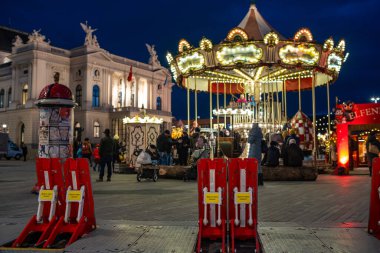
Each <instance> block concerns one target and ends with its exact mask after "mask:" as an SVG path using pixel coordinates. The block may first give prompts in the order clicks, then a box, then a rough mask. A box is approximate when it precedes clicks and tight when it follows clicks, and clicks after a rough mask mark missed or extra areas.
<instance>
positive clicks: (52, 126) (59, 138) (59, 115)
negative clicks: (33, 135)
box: [38, 107, 72, 158]
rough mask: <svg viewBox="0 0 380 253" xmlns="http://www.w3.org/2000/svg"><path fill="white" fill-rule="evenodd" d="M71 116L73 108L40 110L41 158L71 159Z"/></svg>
mask: <svg viewBox="0 0 380 253" xmlns="http://www.w3.org/2000/svg"><path fill="white" fill-rule="evenodd" d="M71 114H72V109H71V108H60V107H49V108H40V128H39V147H38V156H39V157H41V158H68V157H71V150H72V149H71V140H72V129H71V120H72V115H71Z"/></svg>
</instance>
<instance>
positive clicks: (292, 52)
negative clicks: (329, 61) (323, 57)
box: [279, 45, 319, 65]
mask: <svg viewBox="0 0 380 253" xmlns="http://www.w3.org/2000/svg"><path fill="white" fill-rule="evenodd" d="M279 55H280V58H281V60H282V61H283V62H284V63H287V64H297V63H303V64H307V65H313V64H315V63H316V62H317V61H318V59H319V52H318V50H317V49H316V48H315V47H306V46H304V45H298V46H293V45H286V46H284V47H282V48H281V49H280V52H279Z"/></svg>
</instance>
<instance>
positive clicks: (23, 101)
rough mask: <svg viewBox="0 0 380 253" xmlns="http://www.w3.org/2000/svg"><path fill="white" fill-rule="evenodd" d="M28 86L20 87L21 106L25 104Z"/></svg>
mask: <svg viewBox="0 0 380 253" xmlns="http://www.w3.org/2000/svg"><path fill="white" fill-rule="evenodd" d="M28 88H29V87H28V84H24V86H23V87H22V98H21V103H22V104H23V105H25V104H26V101H28Z"/></svg>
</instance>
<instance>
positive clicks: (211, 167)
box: [197, 159, 227, 252]
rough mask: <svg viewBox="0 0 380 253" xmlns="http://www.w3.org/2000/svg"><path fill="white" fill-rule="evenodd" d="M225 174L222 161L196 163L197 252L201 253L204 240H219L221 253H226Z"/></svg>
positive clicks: (208, 160) (224, 166) (206, 160)
mask: <svg viewBox="0 0 380 253" xmlns="http://www.w3.org/2000/svg"><path fill="white" fill-rule="evenodd" d="M226 174H227V173H226V162H225V161H224V159H213V160H211V159H201V160H200V161H199V163H198V208H199V220H198V224H199V232H198V243H197V252H201V250H202V248H201V247H202V240H204V239H209V240H220V239H221V240H222V248H221V252H226V247H225V246H226V245H225V237H226V204H227V203H226V186H227V178H226Z"/></svg>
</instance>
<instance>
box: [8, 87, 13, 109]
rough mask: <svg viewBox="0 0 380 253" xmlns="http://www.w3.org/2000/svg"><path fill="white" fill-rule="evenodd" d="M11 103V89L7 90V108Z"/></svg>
mask: <svg viewBox="0 0 380 253" xmlns="http://www.w3.org/2000/svg"><path fill="white" fill-rule="evenodd" d="M11 102H12V88H9V89H8V107H9V106H11Z"/></svg>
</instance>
